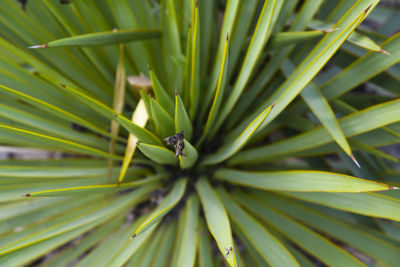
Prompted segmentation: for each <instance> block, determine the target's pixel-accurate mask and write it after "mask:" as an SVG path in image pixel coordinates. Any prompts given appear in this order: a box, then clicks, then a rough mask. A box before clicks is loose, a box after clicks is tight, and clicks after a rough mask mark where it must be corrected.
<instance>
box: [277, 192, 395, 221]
mask: <svg viewBox="0 0 400 267" xmlns="http://www.w3.org/2000/svg"><path fill="white" fill-rule="evenodd" d="M282 194H284V195H285V196H289V197H293V198H296V199H300V200H304V201H307V202H312V203H316V204H320V205H324V206H327V207H331V208H334V209H340V210H345V211H350V212H354V213H359V214H363V215H367V216H373V217H379V218H386V219H390V220H395V221H400V205H399V204H400V200H399V199H396V198H393V197H388V196H384V195H381V194H378V193H357V194H352V193H319V192H311V193H300V192H299V193H297V192H296V193H294V192H290V193H289V192H287V193H286V192H285V193H283V192H282Z"/></svg>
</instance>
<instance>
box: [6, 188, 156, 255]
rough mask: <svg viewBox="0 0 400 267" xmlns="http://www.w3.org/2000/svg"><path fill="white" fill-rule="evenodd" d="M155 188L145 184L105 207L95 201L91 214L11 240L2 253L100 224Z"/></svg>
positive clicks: (144, 197) (137, 201)
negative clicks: (83, 227)
mask: <svg viewBox="0 0 400 267" xmlns="http://www.w3.org/2000/svg"><path fill="white" fill-rule="evenodd" d="M155 188H156V186H154V185H147V186H143V187H142V188H140V189H138V190H135V191H134V192H132V193H130V194H127V195H125V196H123V197H121V198H118V199H117V200H115V201H113V202H112V203H111V204H109V205H107V206H105V207H104V208H99V204H97V203H94V205H95V206H96V207H97V209H95V210H94V211H93V204H92V206H91V210H92V211H91V212H90V213H89V214H88V213H87V212H86V214H85V216H78V217H76V218H74V219H73V220H65V221H63V222H62V223H59V224H57V225H53V226H52V227H48V228H46V229H44V230H41V231H38V232H35V233H33V234H31V235H29V236H28V237H25V238H21V239H19V240H16V241H14V242H10V243H8V244H6V245H4V246H2V247H0V255H4V254H6V253H9V252H11V251H15V250H18V249H21V248H24V247H27V246H30V245H33V244H36V243H38V242H39V241H43V240H46V239H48V238H51V237H54V236H56V235H59V234H61V233H65V232H67V231H70V230H74V229H77V228H79V227H82V226H84V225H86V224H89V223H95V225H99V224H101V223H102V222H104V221H106V220H107V219H109V218H111V217H113V216H115V215H117V214H118V213H119V212H121V211H123V210H125V209H126V208H128V207H131V206H132V205H135V204H137V203H139V202H140V201H142V200H144V199H146V196H147V195H148V193H149V192H150V191H152V190H154V189H155ZM83 211H85V210H83ZM53 224H54V223H53Z"/></svg>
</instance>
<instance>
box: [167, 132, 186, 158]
mask: <svg viewBox="0 0 400 267" xmlns="http://www.w3.org/2000/svg"><path fill="white" fill-rule="evenodd" d="M184 139H185V135H184V134H183V131H180V132H179V133H177V134H175V135H172V136H170V137H167V138H165V139H164V141H165V143H166V144H167V145H169V146H170V145H173V146H174V148H175V157H177V156H178V155H180V156H182V157H186V155H185V154H183V149H184V148H185V142H184V141H183V140H184Z"/></svg>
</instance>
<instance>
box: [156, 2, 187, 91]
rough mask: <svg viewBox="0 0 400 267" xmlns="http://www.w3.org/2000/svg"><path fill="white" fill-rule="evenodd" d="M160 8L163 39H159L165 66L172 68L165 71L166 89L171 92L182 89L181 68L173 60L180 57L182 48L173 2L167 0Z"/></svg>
mask: <svg viewBox="0 0 400 267" xmlns="http://www.w3.org/2000/svg"><path fill="white" fill-rule="evenodd" d="M161 6H162V7H163V9H162V11H163V13H162V15H163V20H162V24H161V25H162V31H163V38H162V39H161V41H162V42H163V45H162V49H164V51H163V55H164V58H165V59H164V62H165V64H168V65H172V64H173V67H171V68H166V69H165V71H166V72H167V78H168V81H169V82H168V87H170V88H171V90H172V89H173V88H181V87H182V80H183V68H182V65H180V64H179V63H178V62H177V61H176V60H173V58H174V57H175V58H178V57H182V46H181V42H180V36H179V28H178V19H177V15H176V11H175V3H174V1H173V0H167V1H164V2H161Z"/></svg>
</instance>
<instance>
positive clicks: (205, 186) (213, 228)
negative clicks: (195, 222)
mask: <svg viewBox="0 0 400 267" xmlns="http://www.w3.org/2000/svg"><path fill="white" fill-rule="evenodd" d="M196 190H197V193H198V194H199V197H200V201H201V204H202V206H203V211H204V215H205V217H206V222H207V226H208V229H209V231H210V233H211V234H212V235H213V237H214V239H215V241H216V242H217V245H218V248H219V250H220V252H221V254H222V255H223V256H225V254H227V250H228V251H229V250H230V248H232V251H231V252H230V253H229V254H228V255H227V256H226V257H225V260H226V261H227V262H228V263H229V266H231V267H233V266H236V250H235V245H234V244H233V239H232V232H231V225H230V222H229V218H228V214H227V212H226V210H225V207H224V205H223V204H222V202H221V200H220V199H219V198H218V196H217V194H215V192H214V190H213V189H212V187H211V185H210V184H209V182H208V181H207V180H206V179H205V178H201V179H200V180H199V181H198V182H197V183H196Z"/></svg>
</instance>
